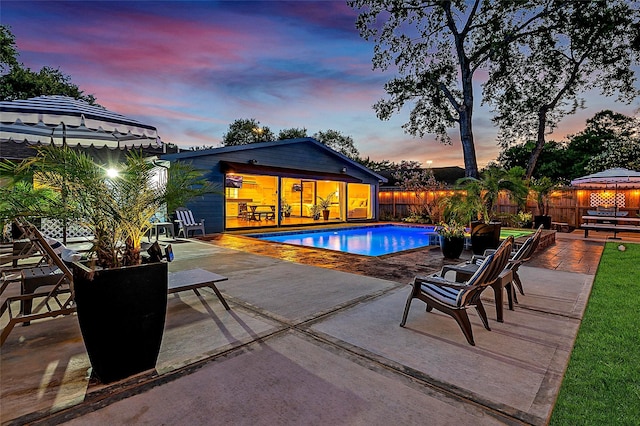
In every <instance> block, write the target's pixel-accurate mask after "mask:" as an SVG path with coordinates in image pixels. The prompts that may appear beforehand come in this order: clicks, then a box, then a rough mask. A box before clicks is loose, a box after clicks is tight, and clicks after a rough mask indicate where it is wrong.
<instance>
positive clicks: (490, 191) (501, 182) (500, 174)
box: [457, 167, 529, 254]
mask: <svg viewBox="0 0 640 426" xmlns="http://www.w3.org/2000/svg"><path fill="white" fill-rule="evenodd" d="M523 176H524V170H523V169H522V168H521V167H514V168H512V169H510V170H509V171H505V170H503V169H500V168H498V167H488V168H487V169H485V170H484V171H483V173H482V178H481V179H475V178H462V179H459V180H458V182H457V184H458V186H460V187H462V188H463V189H466V191H467V196H466V200H465V204H466V205H467V206H468V208H471V209H473V210H475V216H476V220H472V222H471V247H472V249H473V253H474V254H482V253H484V251H485V250H486V249H488V248H497V247H498V246H499V245H500V231H501V228H502V224H501V223H500V222H498V221H494V220H492V218H493V216H494V215H495V214H496V212H495V206H496V204H497V202H498V196H499V194H500V192H501V191H506V192H507V193H508V194H509V197H510V198H512V199H513V200H515V201H516V203H517V204H518V205H521V204H523V203H524V200H526V197H527V194H528V191H529V190H528V188H527V186H526V184H525V181H524V179H523Z"/></svg>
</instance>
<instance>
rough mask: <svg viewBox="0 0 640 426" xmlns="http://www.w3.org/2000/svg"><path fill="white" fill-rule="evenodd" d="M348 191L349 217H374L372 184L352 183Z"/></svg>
mask: <svg viewBox="0 0 640 426" xmlns="http://www.w3.org/2000/svg"><path fill="white" fill-rule="evenodd" d="M347 192H348V194H349V200H348V203H347V219H371V218H372V217H373V203H372V202H371V200H372V192H373V188H372V186H371V185H367V184H363V183H350V184H349V185H348V187H347Z"/></svg>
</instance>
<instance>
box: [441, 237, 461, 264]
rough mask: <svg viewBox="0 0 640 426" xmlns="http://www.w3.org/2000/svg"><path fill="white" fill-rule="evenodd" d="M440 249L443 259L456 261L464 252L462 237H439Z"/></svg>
mask: <svg viewBox="0 0 640 426" xmlns="http://www.w3.org/2000/svg"><path fill="white" fill-rule="evenodd" d="M440 249H441V250H442V255H443V256H444V258H445V259H458V258H459V257H460V255H461V254H462V250H464V237H458V238H455V237H454V238H445V237H443V236H440Z"/></svg>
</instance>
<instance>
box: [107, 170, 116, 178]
mask: <svg viewBox="0 0 640 426" xmlns="http://www.w3.org/2000/svg"><path fill="white" fill-rule="evenodd" d="M107 177H108V178H109V179H114V178H117V177H118V171H117V170H116V169H114V168H111V167H110V168H108V169H107Z"/></svg>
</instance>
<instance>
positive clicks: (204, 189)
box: [164, 161, 222, 212]
mask: <svg viewBox="0 0 640 426" xmlns="http://www.w3.org/2000/svg"><path fill="white" fill-rule="evenodd" d="M167 172H168V179H167V186H166V189H165V195H164V199H165V202H166V204H167V211H168V212H173V211H175V209H176V208H178V207H183V206H185V205H186V204H187V202H188V201H190V200H193V199H194V198H196V197H201V196H203V195H206V194H215V193H222V189H221V188H220V187H219V186H218V185H215V184H212V183H211V182H210V181H208V180H207V178H206V176H205V174H204V173H205V172H204V171H203V170H198V169H196V168H195V167H194V166H193V165H192V164H191V163H186V162H183V161H175V162H173V163H171V167H169V169H168V171H167Z"/></svg>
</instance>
